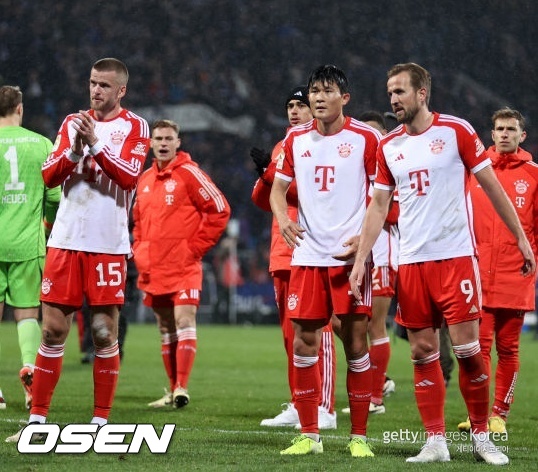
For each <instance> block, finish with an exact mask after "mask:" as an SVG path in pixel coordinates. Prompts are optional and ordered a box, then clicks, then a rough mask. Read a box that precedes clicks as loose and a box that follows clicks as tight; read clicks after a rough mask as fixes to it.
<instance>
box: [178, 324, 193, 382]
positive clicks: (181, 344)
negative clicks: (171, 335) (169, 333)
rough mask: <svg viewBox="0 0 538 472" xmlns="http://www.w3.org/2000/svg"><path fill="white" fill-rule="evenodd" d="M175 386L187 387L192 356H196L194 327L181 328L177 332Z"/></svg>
mask: <svg viewBox="0 0 538 472" xmlns="http://www.w3.org/2000/svg"><path fill="white" fill-rule="evenodd" d="M177 337H178V342H177V349H176V388H177V387H182V388H185V389H186V388H187V385H188V384H189V377H190V375H191V370H192V366H193V365H194V358H195V357H196V328H183V329H180V330H178V332H177Z"/></svg>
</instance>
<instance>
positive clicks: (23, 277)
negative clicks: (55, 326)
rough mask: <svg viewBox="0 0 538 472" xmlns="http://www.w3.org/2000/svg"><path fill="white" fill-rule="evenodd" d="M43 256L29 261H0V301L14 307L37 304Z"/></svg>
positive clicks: (28, 306) (34, 305) (43, 261)
mask: <svg viewBox="0 0 538 472" xmlns="http://www.w3.org/2000/svg"><path fill="white" fill-rule="evenodd" d="M44 263H45V258H44V257H36V258H35V259H31V260H29V261H21V262H0V303H2V302H5V303H7V304H9V305H11V306H12V307H14V308H32V307H36V306H39V296H40V294H41V276H42V275H43V266H44Z"/></svg>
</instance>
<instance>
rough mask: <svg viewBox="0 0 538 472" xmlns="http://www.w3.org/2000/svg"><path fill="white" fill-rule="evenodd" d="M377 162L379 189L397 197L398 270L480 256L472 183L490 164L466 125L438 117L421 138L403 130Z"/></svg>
mask: <svg viewBox="0 0 538 472" xmlns="http://www.w3.org/2000/svg"><path fill="white" fill-rule="evenodd" d="M377 161H378V171H377V175H376V179H375V184H374V186H375V188H380V189H385V190H393V189H394V188H396V189H397V191H398V196H399V204H400V216H399V218H398V226H399V229H400V254H399V264H409V263H414V262H423V261H432V260H443V259H449V258H452V257H462V256H470V255H476V243H475V239H474V233H473V221H472V219H473V214H472V205H471V200H470V195H469V180H470V179H469V177H470V173H471V172H473V173H475V172H478V171H479V170H481V169H483V168H484V167H486V166H487V165H489V164H491V161H490V160H489V158H487V157H486V155H485V152H484V145H483V144H482V142H481V140H480V138H479V137H478V136H477V134H476V132H475V130H474V129H473V127H472V126H471V125H470V124H469V123H468V122H467V121H465V120H462V119H460V118H456V117H454V116H450V115H440V114H438V113H435V114H434V120H433V123H432V125H431V126H430V128H428V129H427V130H426V131H424V132H423V133H421V134H418V135H409V134H407V132H406V130H405V127H404V126H399V127H398V128H396V129H395V130H393V131H392V132H391V133H389V134H388V135H386V136H384V137H383V139H382V140H381V143H380V145H379V149H378V154H377Z"/></svg>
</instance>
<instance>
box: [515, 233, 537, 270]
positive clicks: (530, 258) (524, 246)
mask: <svg viewBox="0 0 538 472" xmlns="http://www.w3.org/2000/svg"><path fill="white" fill-rule="evenodd" d="M518 247H519V250H520V251H521V254H522V255H523V259H524V262H523V266H522V267H521V274H522V275H523V277H528V276H529V275H532V274H534V273H536V259H535V258H534V253H533V251H532V247H531V245H530V243H529V241H528V239H527V238H524V239H523V240H522V241H519V242H518Z"/></svg>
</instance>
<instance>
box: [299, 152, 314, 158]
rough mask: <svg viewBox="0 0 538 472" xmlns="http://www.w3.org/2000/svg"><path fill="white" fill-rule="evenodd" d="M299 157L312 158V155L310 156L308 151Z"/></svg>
mask: <svg viewBox="0 0 538 472" xmlns="http://www.w3.org/2000/svg"><path fill="white" fill-rule="evenodd" d="M301 157H312V154H310V151H306V152H303V153H302V154H301Z"/></svg>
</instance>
